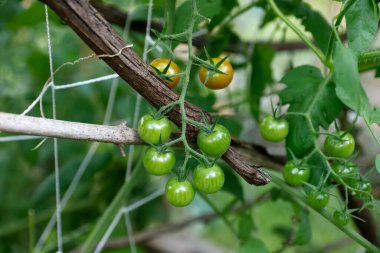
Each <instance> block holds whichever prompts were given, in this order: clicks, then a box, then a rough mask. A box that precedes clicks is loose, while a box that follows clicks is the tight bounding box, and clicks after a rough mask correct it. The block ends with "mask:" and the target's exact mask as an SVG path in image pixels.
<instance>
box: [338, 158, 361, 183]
mask: <svg viewBox="0 0 380 253" xmlns="http://www.w3.org/2000/svg"><path fill="white" fill-rule="evenodd" d="M332 169H333V170H334V172H335V173H336V174H337V175H336V176H335V175H333V177H334V179H335V181H336V182H340V181H339V179H342V180H343V182H345V183H346V184H348V185H349V186H353V185H354V184H356V182H357V181H358V180H359V178H360V174H359V171H358V168H357V167H356V166H355V165H354V164H353V163H334V164H333V165H332Z"/></svg>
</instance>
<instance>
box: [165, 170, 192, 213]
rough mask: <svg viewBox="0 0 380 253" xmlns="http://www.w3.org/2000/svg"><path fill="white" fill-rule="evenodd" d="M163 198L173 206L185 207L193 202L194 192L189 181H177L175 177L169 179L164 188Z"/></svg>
mask: <svg viewBox="0 0 380 253" xmlns="http://www.w3.org/2000/svg"><path fill="white" fill-rule="evenodd" d="M165 196H166V198H167V200H168V201H169V203H170V204H172V205H173V206H178V207H182V206H187V205H188V204H190V203H191V201H193V199H194V196H195V191H194V188H193V185H192V184H191V183H190V182H189V180H184V181H179V180H178V178H177V177H171V178H170V179H169V180H168V182H167V183H166V186H165Z"/></svg>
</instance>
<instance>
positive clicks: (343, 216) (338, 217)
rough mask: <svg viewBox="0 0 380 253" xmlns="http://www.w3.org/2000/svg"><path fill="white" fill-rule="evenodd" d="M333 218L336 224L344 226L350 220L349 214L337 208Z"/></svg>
mask: <svg viewBox="0 0 380 253" xmlns="http://www.w3.org/2000/svg"><path fill="white" fill-rule="evenodd" d="M333 218H334V221H335V223H336V224H337V225H338V226H346V225H347V224H348V222H349V221H350V216H349V214H348V213H346V212H340V211H338V210H337V211H335V212H334V214H333Z"/></svg>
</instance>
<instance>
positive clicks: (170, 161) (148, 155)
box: [143, 147, 176, 176]
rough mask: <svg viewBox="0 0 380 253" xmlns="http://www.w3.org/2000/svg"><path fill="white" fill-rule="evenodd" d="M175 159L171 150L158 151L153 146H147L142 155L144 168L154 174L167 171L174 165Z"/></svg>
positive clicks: (157, 174) (160, 174)
mask: <svg viewBox="0 0 380 253" xmlns="http://www.w3.org/2000/svg"><path fill="white" fill-rule="evenodd" d="M175 160H176V159H175V155H174V152H173V151H172V150H170V149H169V150H165V151H159V150H157V149H156V148H155V147H150V148H148V149H147V150H146V151H145V153H144V156H143V164H144V167H145V169H146V170H147V171H148V172H149V173H151V174H152V175H155V176H162V175H165V174H167V173H169V172H170V171H171V170H172V169H173V167H174V165H175Z"/></svg>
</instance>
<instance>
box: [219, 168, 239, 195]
mask: <svg viewBox="0 0 380 253" xmlns="http://www.w3.org/2000/svg"><path fill="white" fill-rule="evenodd" d="M221 168H222V169H223V172H224V175H225V177H226V180H225V182H224V185H223V188H222V191H225V192H228V193H230V194H232V195H233V196H235V197H236V198H237V199H239V200H240V201H241V202H244V201H245V200H244V194H243V187H242V186H241V182H240V180H239V178H238V177H237V176H236V174H235V173H234V172H232V170H231V168H229V167H228V166H227V165H225V164H221Z"/></svg>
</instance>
